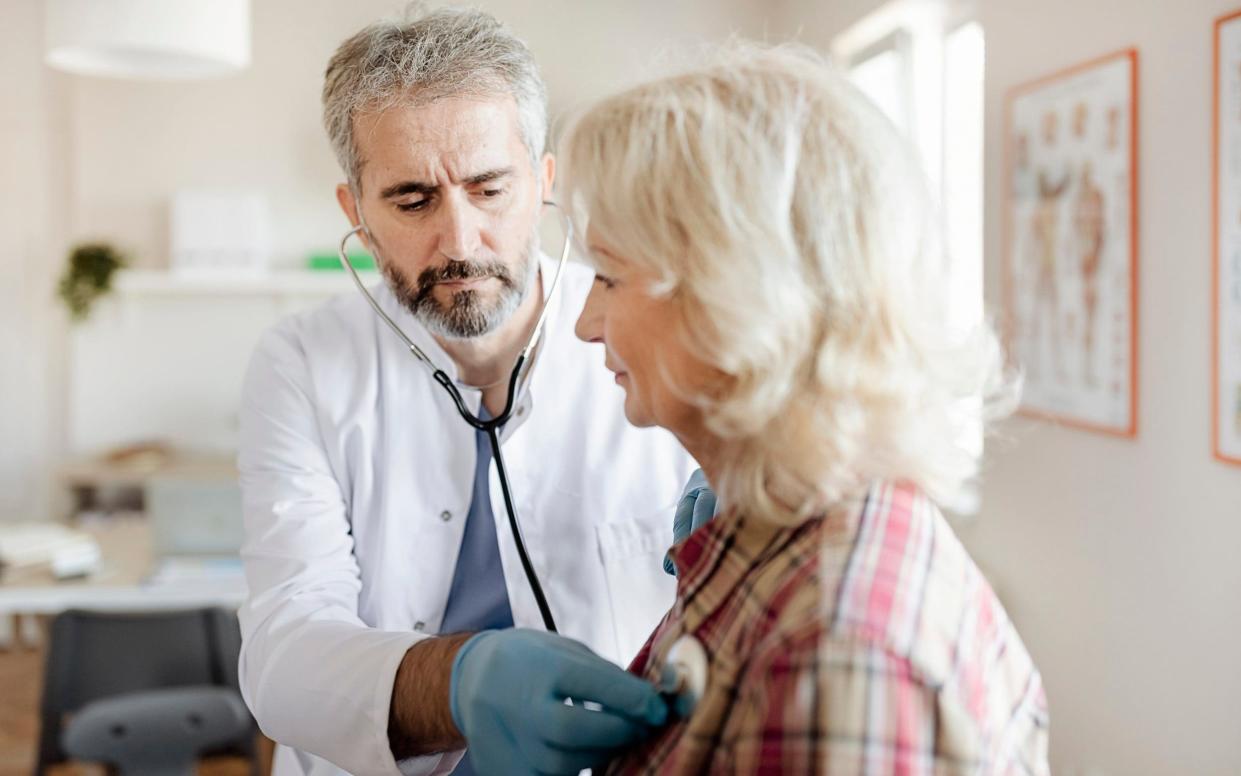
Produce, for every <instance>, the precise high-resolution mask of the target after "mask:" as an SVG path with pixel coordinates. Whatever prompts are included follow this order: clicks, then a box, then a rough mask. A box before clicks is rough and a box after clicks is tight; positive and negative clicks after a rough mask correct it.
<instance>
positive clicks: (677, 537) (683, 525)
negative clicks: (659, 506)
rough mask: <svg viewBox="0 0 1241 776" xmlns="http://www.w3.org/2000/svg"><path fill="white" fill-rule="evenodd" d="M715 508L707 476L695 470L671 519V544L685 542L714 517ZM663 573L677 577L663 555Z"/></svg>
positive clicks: (699, 470)
mask: <svg viewBox="0 0 1241 776" xmlns="http://www.w3.org/2000/svg"><path fill="white" fill-rule="evenodd" d="M715 507H716V504H715V491H713V490H711V486H710V485H708V484H707V475H705V474H703V473H702V469H697V470H695V471H694V473H693V474H691V475H690V476H689V482H687V483H685V490H684V491H683V492H682V493H681V500H680V501H679V502H677V512H676V516H675V517H673V518H672V543H673V544H674V545H676V544H680V543H681V542H683V541H685V540H686V539H687V538H688V537H689V535H690V534H692V533H693V532H694V531H696V530H698V526H700V525H702V524H703V523H706V522H708V521H710V520H711V518H713V517H715ZM664 571H666V572H668V573H669V574H671V575H672V576H674V577H675V576H676V575H677V568H676V566H675V565H674V564H673V562H672V558H671V557H669V556H668V555H664Z"/></svg>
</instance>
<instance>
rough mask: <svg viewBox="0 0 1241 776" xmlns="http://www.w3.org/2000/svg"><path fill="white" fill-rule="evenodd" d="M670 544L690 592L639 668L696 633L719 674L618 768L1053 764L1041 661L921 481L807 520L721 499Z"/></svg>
mask: <svg viewBox="0 0 1241 776" xmlns="http://www.w3.org/2000/svg"><path fill="white" fill-rule="evenodd" d="M673 559H674V561H675V562H676V565H677V568H678V569H680V570H681V573H680V579H679V581H678V585H677V601H676V604H675V606H674V608H673V609H672V610H671V611H670V612H669V613H668V614H667V615H666V616H665V618H664V620H663V622H662V623H661V624H660V625H659V627H658V628H657V629H656V630H655V633H654V634H653V635H652V636H651V639H650V640H649V641H648V642H647V645H646V646H645V647H644V648H643V649H642V651H641V652H640V653H639V654H638V656H637V658H636V659H635V660H634V663H633V665H632V666H631V668H630V670H631V671H633V672H634V673H636V674H638V675H640V676H644V677H646V678H647V679H650V680H651V681H658V680H659V676H660V668H661V666H662V664H663V659H664V656H665V655H666V654H667V653H668V651H669V649H670V648H671V647H672V644H673V643H674V642H675V641H676V640H677V639H678V638H680V637H681V636H683V635H685V634H692V635H693V636H694V637H696V638H697V639H698V640H699V641H700V642H701V643H702V645H703V647H704V648H705V650H706V652H707V655H708V658H709V660H708V662H709V665H710V671H709V674H708V677H707V687H706V691H705V693H704V695H703V697H702V698H701V700H700V701H699V703H698V706H697V708H696V709H695V710H694V712H693V714H691V715H690V716H689V718H687V719H684V720H680V721H678V722H676V723H674V724H672V725H670V726H669V727H668V728H666V729H664V730H663V731H661V732H660V734H659V735H658V736H656V737H655V738H653V739H651V740H649V741H647V742H645V743H644V744H643V745H642V746H641V747H639V748H637V749H634V750H631V751H630V752H628V753H626V754H625V756H624V757H622V758H621V759H619V760H617V761H615V762H613V763H612V765H611V767H610V769H609V771H608V772H609V773H613V774H629V773H667V774H673V773H675V774H686V773H700V772H711V773H743V774H751V773H753V774H758V773H764V774H766V773H797V774H803V773H822V774H938V775H943V776H948V775H952V776H957V775H958V774H959V775H962V776H963V775H964V774H1033V775H1035V776H1043V775H1044V774H1047V773H1048V772H1049V767H1048V763H1047V724H1048V719H1047V706H1046V700H1045V698H1044V695H1043V687H1042V681H1041V679H1040V677H1039V673H1038V671H1037V669H1036V668H1035V666H1034V664H1033V662H1032V661H1031V659H1030V656H1029V654H1028V653H1027V652H1026V649H1025V646H1024V645H1023V644H1022V643H1021V640H1020V639H1019V638H1018V636H1017V632H1016V631H1015V630H1014V629H1013V626H1012V624H1011V623H1010V622H1009V620H1008V617H1007V615H1006V614H1005V613H1004V610H1003V608H1002V607H1001V606H1000V603H999V601H998V600H997V599H996V597H995V594H994V593H993V592H992V590H991V588H990V586H988V584H987V583H986V581H985V580H984V579H983V577H982V575H981V574H980V573H979V571H978V568H977V567H976V566H975V565H974V563H973V561H971V560H970V558H969V556H968V555H967V554H966V552H965V549H964V548H963V547H962V546H961V544H960V542H959V541H958V540H957V538H956V536H955V535H953V533H952V530H951V529H950V528H949V527H948V525H947V523H946V522H945V520H944V518H943V516H942V515H941V514H940V513H939V510H938V509H936V508H935V506H934V505H933V504H932V503H931V502H930V501H929V500H928V499H926V498H925V497H924V496H922V495H920V494H919V493H918V492H917V491H915V490H913V489H911V488H907V487H902V486H892V485H877V486H876V487H874V488H873V489H872V490H871V491H870V493H869V494H868V495H867V497H866V499H865V500H864V502H862V503H860V504H858V503H854V504H853V505H852V506H851V507H849V508H842V509H840V510H839V511H838V512H835V513H833V514H832V515H831V516H829V517H827V518H824V519H818V518H816V519H811V520H808V521H806V522H804V523H802V524H801V525H799V526H796V527H793V528H781V527H778V526H773V525H771V524H768V523H764V522H762V521H757V520H746V519H744V518H738V517H737V516H736V515H733V514H727V513H726V514H722V515H720V516H719V517H717V518H716V519H715V520H714V521H713V522H711V523H709V524H708V525H706V526H704V527H703V528H701V529H700V530H698V531H696V532H695V533H694V534H693V535H691V536H690V538H689V539H687V540H686V541H685V542H683V543H682V544H681V545H679V546H678V547H676V548H674V549H673Z"/></svg>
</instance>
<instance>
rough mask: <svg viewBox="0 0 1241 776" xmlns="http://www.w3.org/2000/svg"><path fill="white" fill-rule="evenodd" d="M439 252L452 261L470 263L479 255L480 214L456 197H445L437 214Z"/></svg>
mask: <svg viewBox="0 0 1241 776" xmlns="http://www.w3.org/2000/svg"><path fill="white" fill-rule="evenodd" d="M436 216H437V223H436V225H435V228H436V229H437V230H438V232H439V234H438V239H439V246H438V247H439V252H440V253H442V254H443V255H444V256H445V258H447V259H449V260H450V261H468V260H470V259H473V258H474V257H475V256H477V255H478V250H479V248H480V247H481V245H482V224H481V222H480V220H479V214H478V213H477V212H476V211H475V209H474V208H472V207H470V206H469V204H467V203H465V202H461V201H459V200H458V199H457V198H455V197H445V199H444V203H443V205H442V206H441V207H440V209H439V213H437V214H436Z"/></svg>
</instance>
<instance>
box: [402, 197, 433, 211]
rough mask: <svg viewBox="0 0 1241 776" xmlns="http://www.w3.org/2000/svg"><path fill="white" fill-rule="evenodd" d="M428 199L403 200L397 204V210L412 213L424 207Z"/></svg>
mask: <svg viewBox="0 0 1241 776" xmlns="http://www.w3.org/2000/svg"><path fill="white" fill-rule="evenodd" d="M430 201H431V200H430V199H420V200H418V201H417V202H404V203H401V204H398V205H397V206H396V207H397V209H398V210H401V211H403V212H406V213H412V212H416V211H418V210H422V209H424V208H425V207H426V206H427V203H428V202H430Z"/></svg>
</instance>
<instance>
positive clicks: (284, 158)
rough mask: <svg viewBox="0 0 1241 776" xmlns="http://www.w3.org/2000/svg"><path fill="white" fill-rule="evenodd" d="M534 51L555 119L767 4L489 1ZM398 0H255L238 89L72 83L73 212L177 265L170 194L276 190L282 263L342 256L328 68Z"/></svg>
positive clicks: (87, 227)
mask: <svg viewBox="0 0 1241 776" xmlns="http://www.w3.org/2000/svg"><path fill="white" fill-rule="evenodd" d="M478 5H480V6H481V7H483V8H485V9H486V10H489V11H491V12H492V13H494V14H496V15H497V16H498V17H499V18H500V19H502V20H504V21H506V22H507V23H509V24H510V26H511V27H512V28H513V29H514V31H515V32H516V33H517V34H518V35H520V36H521V37H523V38H524V39H525V40H526V41H527V42H528V43H529V45H530V46H531V48H532V50H533V51H534V53H535V56H536V58H537V59H538V61H539V63H540V66H541V67H542V69H543V73H544V76H545V78H546V79H547V81H548V86H549V89H550V95H551V101H552V110H553V113H555V112H556V111H557V110H558V109H560V108H562V107H564V106H565V105H568V104H571V103H573V102H576V101H578V100H581V99H584V98H586V97H588V96H591V95H593V94H597V93H599V92H601V91H602V90H607V89H611V88H614V87H615V86H616V85H617V84H620V83H623V82H625V81H627V80H631V79H634V78H636V77H638V75H640V73H641V72H642V70H643V68H644V67H645V66H646V63H647V62H648V61H649V60H650V59H651V58H652V56H653V55H654V54H655V53H656V52H657V51H659V50H660V49H661V48H662V47H664V46H668V45H669V44H670V41H677V42H683V41H685V40H687V39H710V38H718V37H720V36H723V35H726V34H728V33H730V32H732V31H734V30H737V29H742V30H744V31H747V32H753V31H754V30H755V29H756V26H755V25H756V20H757V19H760V18H761V14H760V13H759V12H758V10H757V9H758V8H759V7H760V4H753V3H747V2H744V0H728V1H727V2H711V0H691V1H690V2H674V3H668V2H658V0H637V1H636V2H619V1H617V2H576V1H575V0H491V1H490V2H482V3H478ZM403 7H404V3H402V2H394V0H354V1H352V2H347V3H342V2H326V1H325V0H320V1H319V2H305V1H303V0H253V25H254V27H253V35H254V44H253V57H254V61H253V66H252V67H251V68H250V69H249V70H248V71H246V72H245V73H243V74H241V75H239V76H237V77H234V78H230V79H225V80H218V81H206V82H199V83H193V84H151V83H137V82H127V81H107V80H88V79H76V78H75V79H73V80H74V88H73V95H72V105H71V115H72V127H73V139H74V149H73V151H74V153H73V159H72V168H71V169H72V174H73V178H74V183H75V199H74V203H73V204H74V208H75V211H76V212H77V214H78V216H79V219H78V228H79V231H80V233H81V234H82V235H93V234H99V235H108V236H112V237H114V238H117V239H120V240H122V241H124V242H125V243H126V244H127V245H129V246H130V247H131V248H132V250H133V251H134V252H135V258H136V263H138V264H140V265H149V266H162V265H165V264H166V246H167V243H168V227H167V206H168V198H169V196H170V195H171V194H172V192H173V191H175V190H176V189H177V188H179V187H217V186H218V187H226V186H228V187H243V186H244V187H254V188H259V189H262V190H264V191H266V192H268V194H269V196H270V198H271V205H272V215H273V219H274V251H275V253H276V260H277V261H278V262H279V263H282V264H292V263H297V262H299V261H301V260H302V258H303V257H304V255H305V253H306V252H307V251H310V250H314V249H324V248H328V249H330V248H331V247H332V246H333V245H334V243H335V241H336V240H337V239H339V232H340V231H341V228H342V225H344V223H345V222H344V219H343V216H341V215H340V213H339V211H338V208H337V205H336V201H335V198H334V196H333V193H332V189H333V187H334V186H335V184H336V183H337V181H338V180H340V175H339V172H338V168H337V165H336V162H335V159H334V157H333V156H332V154H331V151H330V149H329V147H328V143H327V140H326V138H325V136H324V133H323V129H322V126H321V123H320V105H319V90H320V88H321V86H322V76H323V68H324V66H325V65H326V63H327V60H328V57H329V56H330V55H331V53H332V51H333V50H334V49H335V48H336V46H337V45H338V44H339V43H340V42H341V41H342V40H343V39H344V38H345V37H347V36H348V35H350V34H352V33H353V32H355V31H356V30H357V29H359V28H360V27H362V26H363V25H364V24H366V23H368V22H370V21H372V20H374V19H376V18H379V17H383V16H391V15H394V14H399V12H400V10H401V9H402V8H403Z"/></svg>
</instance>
